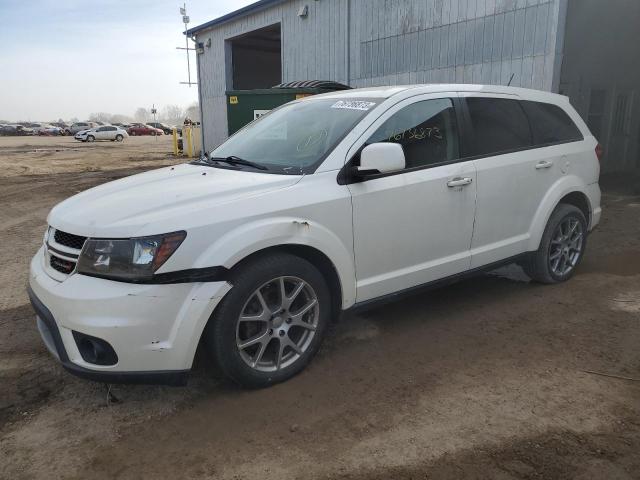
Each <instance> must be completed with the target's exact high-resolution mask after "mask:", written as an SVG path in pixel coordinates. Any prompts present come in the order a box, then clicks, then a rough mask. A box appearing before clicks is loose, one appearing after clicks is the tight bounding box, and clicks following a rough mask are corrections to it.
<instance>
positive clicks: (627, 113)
mask: <svg viewBox="0 0 640 480" xmlns="http://www.w3.org/2000/svg"><path fill="white" fill-rule="evenodd" d="M634 100H635V92H634V91H632V90H617V91H616V93H615V97H614V101H613V115H612V117H611V136H610V137H609V145H608V146H607V149H608V151H607V153H606V155H607V161H608V162H610V163H611V164H613V165H612V168H611V169H612V170H613V169H615V170H627V169H632V168H634V166H635V165H634V163H635V162H634V159H633V158H632V152H633V148H634V145H633V134H632V129H631V124H632V112H633V102H634Z"/></svg>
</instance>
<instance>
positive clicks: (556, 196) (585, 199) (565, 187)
mask: <svg viewBox="0 0 640 480" xmlns="http://www.w3.org/2000/svg"><path fill="white" fill-rule="evenodd" d="M561 203H566V204H569V205H574V206H575V207H577V208H578V209H580V211H581V212H582V213H583V214H584V216H585V219H586V220H587V225H588V229H590V227H591V221H592V206H591V201H590V200H589V196H588V195H587V193H586V191H585V186H584V184H583V183H582V182H581V181H580V179H579V178H577V177H575V176H567V177H563V178H562V179H561V180H560V181H559V182H557V183H556V184H555V185H554V186H553V187H552V188H551V189H550V190H549V192H548V193H547V195H546V196H545V197H544V199H543V200H542V202H541V203H540V206H539V207H538V210H537V212H536V215H535V217H534V220H533V222H532V224H531V229H530V237H529V245H528V247H529V248H528V251H530V252H533V251H536V250H538V248H539V246H540V241H541V240H542V235H544V230H545V228H546V226H547V223H548V222H549V218H551V215H552V214H553V211H554V210H555V209H556V207H557V206H558V205H560V204H561Z"/></svg>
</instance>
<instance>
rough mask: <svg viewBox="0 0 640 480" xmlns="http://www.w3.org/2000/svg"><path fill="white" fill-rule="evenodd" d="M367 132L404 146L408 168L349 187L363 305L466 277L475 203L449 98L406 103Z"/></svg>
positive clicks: (472, 181) (469, 166) (472, 170)
mask: <svg viewBox="0 0 640 480" xmlns="http://www.w3.org/2000/svg"><path fill="white" fill-rule="evenodd" d="M368 132H371V133H368V134H366V135H365V137H364V138H367V140H366V144H371V143H376V142H395V143H399V144H400V145H402V147H403V150H404V153H405V158H406V168H405V169H404V170H401V171H398V172H394V173H392V174H385V175H380V176H374V177H371V178H368V179H365V180H364V181H362V182H358V183H352V184H350V185H349V190H350V191H351V195H352V205H353V235H354V251H355V263H356V290H357V291H356V297H357V301H358V302H362V301H365V300H369V299H372V298H376V297H380V296H383V295H386V294H390V293H393V292H398V291H401V290H404V289H408V288H411V287H414V286H417V285H421V284H424V283H428V282H430V281H433V280H438V279H440V278H443V277H447V276H450V275H453V274H456V273H460V272H464V271H465V270H467V269H468V268H469V264H470V252H469V247H470V242H471V235H472V232H473V220H474V210H475V197H476V174H475V167H474V165H473V162H472V161H466V162H460V161H459V159H460V150H459V139H458V128H457V119H456V112H455V110H454V103H453V101H452V100H451V99H449V98H444V99H443V98H429V97H424V96H423V97H418V98H416V99H410V100H405V101H404V102H401V103H400V104H398V105H396V106H394V107H392V108H391V109H390V110H389V111H388V112H387V113H386V114H385V115H383V116H382V117H381V118H380V119H378V120H377V121H376V122H375V123H374V124H373V125H372V126H371V128H370V129H369V130H368Z"/></svg>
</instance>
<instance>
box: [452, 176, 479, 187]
mask: <svg viewBox="0 0 640 480" xmlns="http://www.w3.org/2000/svg"><path fill="white" fill-rule="evenodd" d="M471 182H473V178H469V177H456V178H454V179H452V180H449V181H448V182H447V187H449V188H455V187H464V186H466V185H470V184H471Z"/></svg>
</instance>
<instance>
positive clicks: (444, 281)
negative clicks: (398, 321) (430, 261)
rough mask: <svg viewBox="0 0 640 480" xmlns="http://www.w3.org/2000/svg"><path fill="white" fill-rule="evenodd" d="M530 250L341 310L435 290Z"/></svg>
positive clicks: (353, 310) (354, 310)
mask: <svg viewBox="0 0 640 480" xmlns="http://www.w3.org/2000/svg"><path fill="white" fill-rule="evenodd" d="M530 253H532V252H527V253H521V254H519V255H516V256H513V257H509V258H507V259H504V260H500V261H498V262H494V263H490V264H488V265H483V266H482V267H477V268H473V269H471V270H467V271H465V272H460V273H456V274H455V275H451V276H449V277H445V278H440V279H438V280H434V281H432V282H427V283H423V284H421V285H416V286H415V287H410V288H407V289H404V290H400V291H398V292H393V293H389V294H387V295H383V296H381V297H376V298H372V299H370V300H365V301H363V302H358V303H356V304H354V305H352V306H351V307H349V308H347V309H346V310H343V314H344V313H347V312H348V313H359V312H363V311H367V310H370V309H373V308H376V307H379V306H382V305H384V304H387V303H392V302H395V301H398V300H401V299H402V298H405V297H408V296H411V295H415V294H417V293H423V292H426V291H430V290H435V289H436V288H440V287H443V286H446V285H451V284H452V283H456V282H458V281H460V280H465V279H467V278H471V277H475V276H477V275H479V274H481V273H486V272H489V271H491V270H495V269H496V268H500V267H504V266H506V265H510V264H512V263H516V262H517V261H518V260H522V259H523V258H525V257H526V256H527V255H529V254H530Z"/></svg>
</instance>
